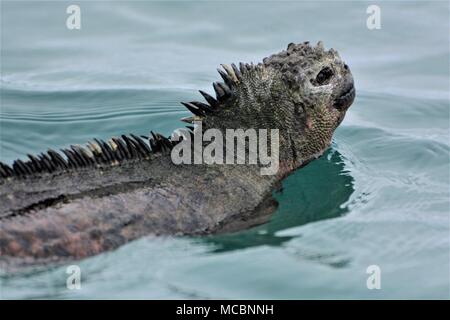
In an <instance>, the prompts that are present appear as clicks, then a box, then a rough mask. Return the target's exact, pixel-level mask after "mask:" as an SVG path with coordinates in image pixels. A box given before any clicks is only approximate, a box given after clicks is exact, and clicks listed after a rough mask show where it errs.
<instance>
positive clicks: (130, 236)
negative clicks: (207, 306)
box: [0, 43, 355, 264]
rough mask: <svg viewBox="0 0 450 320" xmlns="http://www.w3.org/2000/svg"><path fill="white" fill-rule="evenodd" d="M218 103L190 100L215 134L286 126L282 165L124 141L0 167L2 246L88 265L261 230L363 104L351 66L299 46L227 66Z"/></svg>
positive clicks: (154, 141) (12, 252)
mask: <svg viewBox="0 0 450 320" xmlns="http://www.w3.org/2000/svg"><path fill="white" fill-rule="evenodd" d="M224 70H225V72H224V71H219V72H220V73H221V75H222V78H223V79H224V83H215V84H214V89H215V91H216V98H212V97H211V96H209V95H208V94H206V93H204V92H202V95H203V96H204V97H205V99H206V100H207V102H208V104H203V103H199V102H192V103H185V105H186V106H187V107H188V109H190V110H191V111H192V112H193V113H194V116H193V117H191V118H187V119H184V121H186V122H191V121H194V120H201V121H202V126H203V129H209V128H216V129H219V130H221V131H222V132H225V129H238V128H241V129H244V130H245V129H249V128H253V129H279V132H280V150H279V159H280V168H279V170H278V172H277V174H276V175H261V174H260V168H261V165H260V164H254V165H250V164H248V163H247V164H245V165H219V164H213V165H208V164H201V165H187V164H183V165H175V164H173V163H172V161H171V158H170V150H171V149H172V148H174V146H176V142H174V141H171V140H168V139H167V138H164V137H162V136H160V135H157V134H156V135H153V137H152V138H150V139H149V141H148V143H147V142H145V141H144V140H142V139H140V138H139V137H135V136H134V137H132V138H130V137H123V138H118V139H115V140H113V141H110V142H108V143H103V142H101V141H100V142H96V143H91V144H90V145H89V146H88V147H86V148H82V147H78V146H74V147H72V149H71V150H70V151H68V150H65V151H64V153H65V157H61V156H60V154H56V152H49V153H48V154H46V155H41V156H40V157H33V156H31V157H30V160H29V161H20V160H17V161H16V162H15V163H14V164H13V166H12V168H11V167H9V166H7V165H5V164H1V166H0V169H1V170H0V176H1V177H2V178H0V203H1V204H0V223H1V233H0V249H1V255H2V257H1V260H2V261H3V262H6V263H7V264H8V263H10V262H12V261H20V262H21V263H32V264H35V263H42V262H48V261H57V262H60V261H64V260H65V259H80V258H84V257H87V256H91V255H95V254H98V253H100V252H103V251H106V250H112V249H115V248H117V247H118V246H120V245H122V244H124V243H127V242H129V241H131V240H134V239H137V238H139V237H142V236H145V235H148V234H156V235H162V234H164V235H181V234H184V235H193V234H208V233H214V232H226V231H232V230H239V229H243V228H247V227H249V226H252V225H255V224H260V223H263V222H265V221H267V219H268V218H269V217H270V215H271V213H272V212H273V211H274V210H275V208H276V202H275V200H273V198H272V197H271V194H272V192H273V190H274V189H275V188H276V187H277V186H278V185H279V183H280V181H281V180H282V179H283V178H284V177H285V176H287V175H288V174H290V173H291V172H292V171H293V170H295V169H297V168H299V167H301V166H304V165H306V164H307V163H308V162H309V161H311V160H313V159H315V158H317V157H318V156H320V155H321V154H322V153H323V152H324V151H325V150H326V149H327V148H328V146H329V145H330V143H331V138H332V135H333V132H334V130H335V129H336V127H337V126H338V125H339V124H340V122H341V121H342V119H343V117H344V115H345V112H346V110H347V109H348V107H349V106H350V105H351V104H352V102H353V99H354V96H355V91H354V86H353V78H352V75H351V73H350V70H349V69H348V67H347V66H346V65H345V64H344V63H343V62H342V61H341V59H340V58H339V56H338V54H337V52H336V51H334V50H333V49H330V50H329V51H325V50H324V49H323V47H322V44H321V43H319V44H318V45H317V46H316V47H311V46H309V44H308V43H303V44H297V45H295V44H290V45H289V46H288V49H287V50H285V51H282V52H280V53H278V54H276V55H273V56H271V57H269V58H265V59H264V60H263V63H260V64H258V65H246V64H241V65H240V67H239V68H237V67H236V66H234V65H232V67H229V66H224Z"/></svg>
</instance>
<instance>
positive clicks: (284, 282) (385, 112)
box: [0, 1, 450, 299]
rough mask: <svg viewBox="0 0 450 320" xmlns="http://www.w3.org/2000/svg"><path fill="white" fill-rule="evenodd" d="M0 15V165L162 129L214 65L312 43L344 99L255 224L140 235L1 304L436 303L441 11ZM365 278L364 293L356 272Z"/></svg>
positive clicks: (7, 290)
mask: <svg viewBox="0 0 450 320" xmlns="http://www.w3.org/2000/svg"><path fill="white" fill-rule="evenodd" d="M69 4H72V3H66V2H41V1H34V2H25V1H19V2H12V1H11V2H9V1H2V2H1V45H2V47H1V50H2V51H1V68H2V71H1V76H2V79H1V84H2V91H1V93H2V94H1V113H0V120H1V122H0V123H1V127H0V130H1V131H0V134H1V148H0V150H1V154H0V160H1V161H5V162H8V163H10V162H11V161H12V160H14V159H15V158H17V157H24V156H25V154H26V153H35V152H39V151H42V150H45V149H46V148H47V147H52V148H59V147H63V146H66V145H69V144H71V143H82V142H85V141H87V140H88V139H92V138H93V137H100V138H108V137H110V136H113V135H118V134H122V133H128V132H133V133H139V134H147V133H148V131H149V130H156V131H160V132H162V133H164V134H169V133H170V132H171V131H172V130H173V129H175V128H178V127H180V126H181V123H180V122H178V119H179V118H181V117H183V116H186V115H187V114H188V113H187V112H186V111H185V110H184V108H183V106H181V105H180V104H179V101H186V100H191V99H194V98H195V99H198V98H199V94H198V93H197V92H196V90H198V89H202V90H208V91H211V85H210V84H211V82H212V81H215V80H217V79H218V75H217V73H216V71H215V69H216V67H217V66H218V65H219V64H220V63H230V62H239V61H246V62H249V61H255V62H257V61H260V60H261V59H262V58H263V57H264V56H267V55H269V54H271V53H273V52H277V51H279V50H281V49H283V48H285V46H286V45H287V44H288V43H289V42H301V41H305V40H310V41H311V42H316V41H318V40H323V41H324V43H325V46H326V47H334V48H335V49H337V50H338V51H339V52H340V55H341V57H343V58H344V59H345V61H346V62H347V63H348V65H349V66H350V68H351V69H352V72H353V75H354V78H355V82H356V86H357V98H356V101H355V103H354V105H353V106H352V107H351V109H350V110H349V112H348V114H347V117H346V119H345V120H344V122H343V123H342V125H341V126H340V127H339V128H338V130H337V131H336V134H335V138H334V142H333V146H332V148H331V149H330V150H329V152H328V153H327V154H326V156H325V157H323V158H321V159H320V160H318V161H315V162H314V163H312V164H311V165H309V166H308V167H306V168H304V169H302V170H300V171H298V172H296V173H295V174H294V175H292V176H290V177H289V178H288V179H286V180H285V181H284V190H283V192H282V193H279V194H276V197H277V199H278V200H279V202H280V207H279V209H278V211H277V212H276V213H275V215H274V216H273V218H272V220H271V221H270V222H269V223H268V224H265V225H262V226H259V227H256V228H253V229H250V230H247V231H243V232H239V233H236V234H228V235H221V236H210V237H203V238H171V237H161V238H155V237H148V238H144V239H140V240H137V241H134V242H132V243H130V244H128V245H125V246H123V247H121V248H119V249H118V250H116V251H114V252H108V253H105V254H102V255H99V256H96V257H92V258H89V259H85V260H83V261H80V262H76V263H77V264H79V266H80V267H81V270H82V289H81V290H73V291H71V290H68V289H66V277H67V274H66V273H65V271H66V266H59V267H48V268H43V269H39V270H29V271H27V272H25V273H19V274H14V275H3V276H2V277H1V278H0V279H1V297H2V298H4V299H10V298H65V299H72V298H86V299H91V298H156V299H158V298H236V299H241V298H242V299H246V298H262V299H266V298H274V299H279V298H322V299H324V298H338V299H345V298H375V299H378V298H441V299H442V298H445V299H448V298H449V295H450V293H449V289H450V287H449V270H450V257H449V238H450V237H449V234H450V230H449V227H450V224H449V223H450V220H449V169H450V168H449V150H450V144H449V68H450V66H449V30H450V29H449V28H450V25H449V4H448V2H445V1H444V2H425V1H419V2H380V3H379V5H380V7H381V29H379V30H368V29H367V28H366V19H367V14H366V8H367V6H368V5H369V4H371V3H369V2H356V1H351V2H343V1H334V2H325V1H319V2H267V1H246V2H227V3H225V2H205V1H185V2H165V3H163V2H142V1H129V2H96V1H94V2H83V1H81V2H78V4H79V5H80V7H81V30H68V29H67V28H66V27H65V20H66V17H67V15H66V13H65V11H66V7H67V6H68V5H69ZM370 265H378V266H379V267H380V269H381V289H380V290H368V289H367V286H366V280H367V278H368V276H369V275H368V274H367V273H366V269H367V267H368V266H370Z"/></svg>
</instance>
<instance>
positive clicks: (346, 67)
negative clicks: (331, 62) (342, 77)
mask: <svg viewBox="0 0 450 320" xmlns="http://www.w3.org/2000/svg"><path fill="white" fill-rule="evenodd" d="M344 69H345V70H347V71H348V70H349V68H348V65H346V64H345V63H344Z"/></svg>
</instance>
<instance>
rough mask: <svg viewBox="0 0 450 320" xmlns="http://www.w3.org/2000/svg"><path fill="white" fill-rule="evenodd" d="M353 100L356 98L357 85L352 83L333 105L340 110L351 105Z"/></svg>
mask: <svg viewBox="0 0 450 320" xmlns="http://www.w3.org/2000/svg"><path fill="white" fill-rule="evenodd" d="M353 100H355V86H354V85H353V83H351V85H350V86H349V87H348V88H347V89H345V91H344V92H343V93H342V94H341V95H340V97H339V98H337V99H336V100H335V102H334V105H333V106H334V107H335V108H336V109H338V110H345V109H347V108H348V107H350V106H351V104H352V103H353Z"/></svg>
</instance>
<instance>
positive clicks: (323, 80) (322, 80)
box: [315, 67, 334, 86]
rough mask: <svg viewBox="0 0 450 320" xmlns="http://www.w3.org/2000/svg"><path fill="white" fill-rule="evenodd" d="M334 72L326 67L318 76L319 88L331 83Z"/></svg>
mask: <svg viewBox="0 0 450 320" xmlns="http://www.w3.org/2000/svg"><path fill="white" fill-rule="evenodd" d="M333 74H334V73H333V70H332V69H331V68H330V67H325V68H323V69H322V70H320V72H319V73H318V74H317V77H316V81H315V82H316V83H317V85H319V86H323V85H325V84H328V83H329V82H330V79H331V77H332V76H333Z"/></svg>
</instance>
